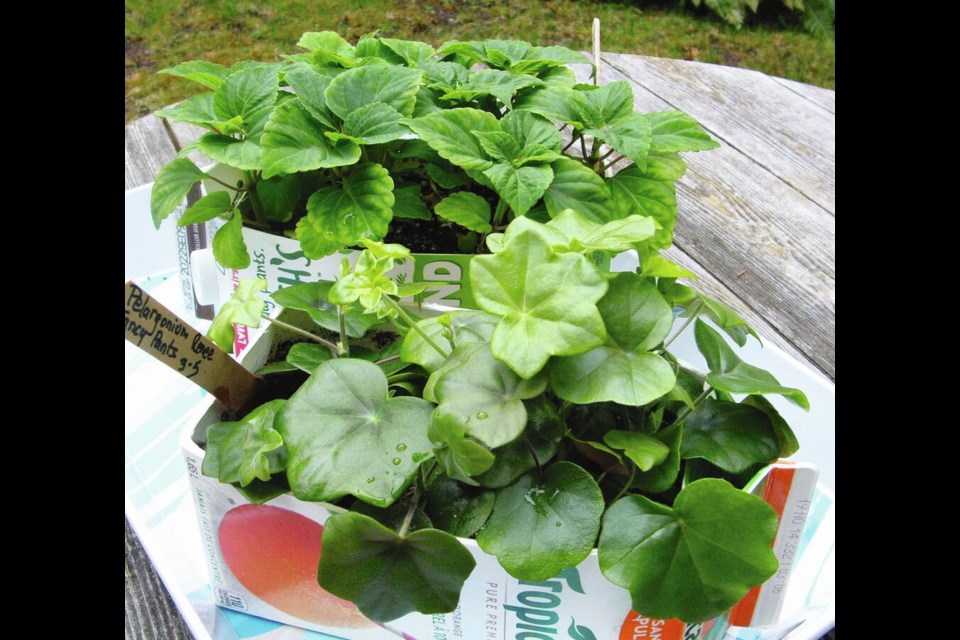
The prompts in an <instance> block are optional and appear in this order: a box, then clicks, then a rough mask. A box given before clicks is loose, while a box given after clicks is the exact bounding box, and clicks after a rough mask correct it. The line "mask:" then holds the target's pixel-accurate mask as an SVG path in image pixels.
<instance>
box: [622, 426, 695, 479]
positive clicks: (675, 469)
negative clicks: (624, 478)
mask: <svg viewBox="0 0 960 640" xmlns="http://www.w3.org/2000/svg"><path fill="white" fill-rule="evenodd" d="M653 437H654V438H656V439H657V440H659V441H660V442H662V443H663V444H664V446H666V447H667V448H668V449H669V453H667V457H666V459H665V460H664V461H663V462H661V463H660V464H658V465H657V466H655V467H653V468H652V469H650V470H649V471H640V472H638V473H637V475H636V476H635V477H634V479H633V484H632V485H630V486H631V487H632V488H633V489H638V490H640V491H644V492H646V493H663V492H664V491H667V490H668V489H669V488H670V487H672V486H673V483H674V482H676V480H677V476H679V475H680V445H681V441H682V439H683V425H682V424H679V423H676V424H672V425H670V426H669V427H666V428H665V429H661V430H660V431H657V432H656V433H655V434H653Z"/></svg>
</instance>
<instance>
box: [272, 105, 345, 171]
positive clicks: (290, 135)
mask: <svg viewBox="0 0 960 640" xmlns="http://www.w3.org/2000/svg"><path fill="white" fill-rule="evenodd" d="M260 143H261V146H262V162H263V177H264V178H272V177H273V176H277V175H280V174H284V173H297V172H299V171H312V170H314V169H322V168H328V167H342V166H346V165H351V164H354V163H356V162H357V160H359V159H360V147H359V145H357V144H356V143H355V142H351V141H349V140H340V141H338V142H337V143H336V144H333V143H331V142H330V140H328V139H327V137H326V136H325V135H324V128H323V125H322V124H321V123H320V122H319V121H317V120H316V119H314V118H313V116H311V115H310V114H309V113H308V112H307V110H306V109H304V107H303V105H302V104H301V103H300V101H299V99H295V100H288V101H286V102H284V103H283V104H281V105H280V106H278V107H277V108H276V109H275V110H274V112H273V115H272V116H271V117H270V121H269V122H268V123H267V125H266V128H265V130H264V133H263V137H262V138H261V140H260Z"/></svg>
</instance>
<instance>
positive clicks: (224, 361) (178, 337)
mask: <svg viewBox="0 0 960 640" xmlns="http://www.w3.org/2000/svg"><path fill="white" fill-rule="evenodd" d="M123 328H124V337H125V338H126V339H127V342H130V343H133V344H134V345H136V346H138V347H140V348H141V349H143V350H144V351H146V352H147V353H149V354H150V355H152V356H153V357H154V358H156V359H157V360H159V361H160V362H162V363H164V364H165V365H167V366H168V367H170V368H171V369H173V370H174V371H176V372H177V373H180V374H183V375H184V376H186V377H187V378H189V379H190V380H191V381H193V382H194V383H196V384H197V385H199V386H200V387H203V388H204V389H206V390H207V391H209V392H210V393H212V394H213V395H214V396H215V397H216V398H217V399H218V400H220V401H221V402H223V403H224V404H225V405H227V407H229V408H230V409H234V410H238V411H240V410H243V409H244V408H246V407H245V406H246V405H247V403H248V402H249V401H250V400H251V399H252V398H253V397H254V396H255V395H256V392H257V391H258V390H259V388H260V385H261V384H262V382H263V381H262V380H261V379H260V378H258V377H257V376H255V375H253V374H252V373H250V372H249V371H247V370H246V369H245V368H244V367H243V365H241V364H240V363H239V362H237V361H236V360H234V359H233V358H231V357H230V355H229V354H228V353H227V352H225V351H224V350H223V349H221V348H220V347H218V346H217V345H215V344H214V343H213V342H211V341H210V340H208V339H207V338H206V337H204V336H203V334H201V333H200V332H199V331H197V330H196V329H194V328H193V327H191V326H190V325H189V324H187V322H186V321H184V320H183V319H181V318H180V317H179V316H177V315H176V314H175V313H173V312H172V311H170V310H169V309H167V308H166V307H165V306H163V305H162V304H160V303H159V302H157V301H156V300H154V299H153V298H151V297H150V295H149V294H148V293H147V292H146V291H144V290H143V289H141V288H140V287H138V286H137V285H135V284H133V283H132V282H129V281H128V282H127V283H126V284H125V285H124V307H123Z"/></svg>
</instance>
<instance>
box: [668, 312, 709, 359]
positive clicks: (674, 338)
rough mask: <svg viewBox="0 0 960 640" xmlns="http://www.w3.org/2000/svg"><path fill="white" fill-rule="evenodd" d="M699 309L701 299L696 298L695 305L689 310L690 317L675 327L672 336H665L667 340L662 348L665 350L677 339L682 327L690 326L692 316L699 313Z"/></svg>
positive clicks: (694, 316)
mask: <svg viewBox="0 0 960 640" xmlns="http://www.w3.org/2000/svg"><path fill="white" fill-rule="evenodd" d="M701 309H703V300H697V306H696V307H695V308H694V309H693V311H691V312H690V317H689V318H687V320H686V322H684V323H683V324H682V325H680V328H679V329H677V331H676V333H674V334H673V335H672V336H670V337H669V338H667V341H666V342H664V343H663V348H664V350H666V348H667V347H669V346H670V343H671V342H673V341H674V340H676V339H677V336H679V335H680V334H681V333H683V330H684V329H686V328H687V327H689V326H690V323H691V322H693V320H694V318H696V317H697V314H699V313H700V310H701Z"/></svg>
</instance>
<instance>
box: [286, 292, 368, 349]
mask: <svg viewBox="0 0 960 640" xmlns="http://www.w3.org/2000/svg"><path fill="white" fill-rule="evenodd" d="M332 286H333V283H332V282H328V281H319V282H302V283H299V284H294V285H290V286H287V287H283V288H282V289H278V290H276V291H274V292H273V293H271V294H270V297H271V298H273V300H274V301H275V302H276V303H277V304H279V305H280V306H281V307H283V308H285V309H294V310H297V311H304V312H306V313H307V315H309V316H310V319H311V320H313V321H314V322H316V323H317V324H318V325H320V326H321V327H323V328H324V329H327V330H328V331H334V332H338V333H339V331H340V322H339V319H338V316H337V307H336V305H334V304H332V303H331V302H330V301H329V300H328V298H327V296H328V294H329V292H330V287H332ZM344 323H345V325H346V331H347V335H348V336H349V337H351V338H362V337H363V336H365V335H366V333H367V331H369V330H370V329H371V328H372V327H373V326H375V325H377V324H379V321H378V320H377V317H376V316H375V315H372V314H369V313H360V312H359V311H357V310H350V311H347V312H345V313H344Z"/></svg>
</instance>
